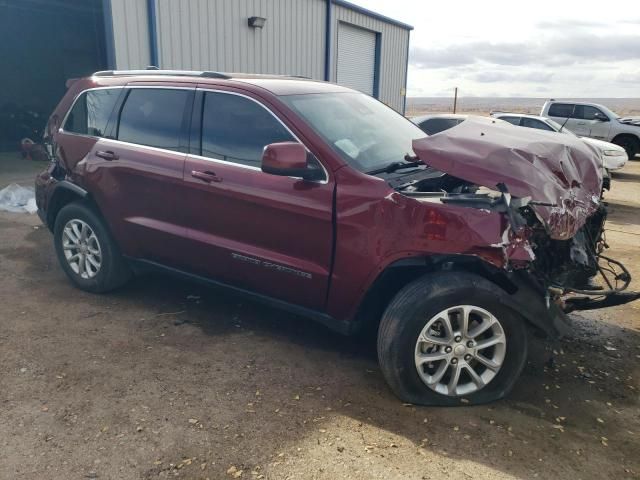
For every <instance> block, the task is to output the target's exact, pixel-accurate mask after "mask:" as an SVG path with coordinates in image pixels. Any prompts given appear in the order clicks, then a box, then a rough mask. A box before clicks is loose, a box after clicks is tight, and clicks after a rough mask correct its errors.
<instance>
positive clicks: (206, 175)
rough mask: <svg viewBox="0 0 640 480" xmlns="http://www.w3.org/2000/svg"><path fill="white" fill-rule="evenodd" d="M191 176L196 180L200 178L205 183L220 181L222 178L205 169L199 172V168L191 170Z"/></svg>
mask: <svg viewBox="0 0 640 480" xmlns="http://www.w3.org/2000/svg"><path fill="white" fill-rule="evenodd" d="M191 176H192V177H193V178H197V179H198V180H202V181H204V182H207V183H211V182H221V181H222V178H221V177H219V176H217V175H216V174H215V173H213V172H211V171H209V170H207V171H204V172H201V171H200V170H192V171H191Z"/></svg>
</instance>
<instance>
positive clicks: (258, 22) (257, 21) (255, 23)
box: [247, 17, 267, 28]
mask: <svg viewBox="0 0 640 480" xmlns="http://www.w3.org/2000/svg"><path fill="white" fill-rule="evenodd" d="M266 21H267V19H266V18H264V17H249V19H248V21H247V23H248V24H249V26H250V27H253V28H262V27H264V22H266Z"/></svg>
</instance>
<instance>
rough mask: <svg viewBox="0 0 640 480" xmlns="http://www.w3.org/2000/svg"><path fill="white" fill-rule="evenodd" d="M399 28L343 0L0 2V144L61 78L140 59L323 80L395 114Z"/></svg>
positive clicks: (45, 109) (57, 93)
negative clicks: (0, 67)
mask: <svg viewBox="0 0 640 480" xmlns="http://www.w3.org/2000/svg"><path fill="white" fill-rule="evenodd" d="M250 19H252V20H251V22H250ZM250 23H252V24H253V26H251V25H250ZM411 29H412V27H411V26H409V25H405V24H403V23H400V22H397V21H395V20H393V19H390V18H386V17H384V16H382V15H379V14H377V13H374V12H371V11H369V10H365V9H363V8H361V7H359V6H356V5H353V4H351V3H348V2H345V1H343V0H0V58H1V59H2V61H3V66H4V67H6V68H5V70H6V71H7V72H10V73H11V75H2V76H0V149H14V148H15V146H16V145H17V144H18V143H19V141H20V139H22V138H24V137H30V138H38V137H39V136H40V135H41V134H42V128H43V126H44V121H45V119H46V118H47V116H48V115H49V114H50V113H51V111H52V110H53V108H54V107H55V105H56V104H57V102H58V101H59V99H60V98H61V97H62V95H63V94H64V91H65V81H66V79H68V78H72V77H80V76H86V75H89V74H91V73H92V72H95V71H97V70H107V69H140V68H145V67H147V66H149V65H156V66H158V67H160V68H166V69H190V70H217V71H223V72H247V73H272V74H282V75H300V76H304V77H310V78H314V79H318V80H329V81H332V82H337V83H340V84H343V85H346V86H349V87H352V88H356V89H358V90H361V91H363V92H366V93H369V94H371V95H373V96H375V97H377V98H379V99H380V100H382V101H383V102H385V103H387V104H388V105H389V106H391V107H392V108H395V109H396V110H398V111H400V112H403V111H404V104H405V101H404V100H405V86H406V80H407V63H408V62H407V58H408V48H409V33H410V31H411ZM16 119H19V121H16Z"/></svg>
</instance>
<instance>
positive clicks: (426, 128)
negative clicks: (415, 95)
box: [418, 118, 464, 135]
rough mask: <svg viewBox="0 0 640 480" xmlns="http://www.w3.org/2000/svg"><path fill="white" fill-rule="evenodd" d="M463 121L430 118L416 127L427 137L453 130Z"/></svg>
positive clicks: (458, 119) (459, 119)
mask: <svg viewBox="0 0 640 480" xmlns="http://www.w3.org/2000/svg"><path fill="white" fill-rule="evenodd" d="M463 121H464V119H461V118H430V119H428V120H425V121H424V122H420V124H418V126H419V127H420V129H421V130H422V131H423V132H425V133H427V134H429V135H435V134H436V133H440V132H444V131H445V130H448V129H450V128H453V127H455V126H456V125H458V124H460V123H462V122H463Z"/></svg>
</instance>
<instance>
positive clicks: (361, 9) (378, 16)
mask: <svg viewBox="0 0 640 480" xmlns="http://www.w3.org/2000/svg"><path fill="white" fill-rule="evenodd" d="M331 2H332V3H333V4H334V5H338V6H340V7H344V8H348V9H349V10H353V11H354V12H358V13H362V14H363V15H367V16H369V17H372V18H376V19H378V20H381V21H383V22H387V23H390V24H392V25H395V26H397V27H400V28H404V29H405V30H409V31H411V30H413V26H412V25H409V24H407V23H402V22H400V21H398V20H395V19H393V18H391V17H387V16H385V15H382V14H380V13H376V12H374V11H373V10H369V9H367V8H364V7H361V6H359V5H356V4H354V3H351V2H347V1H346V0H331Z"/></svg>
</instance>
